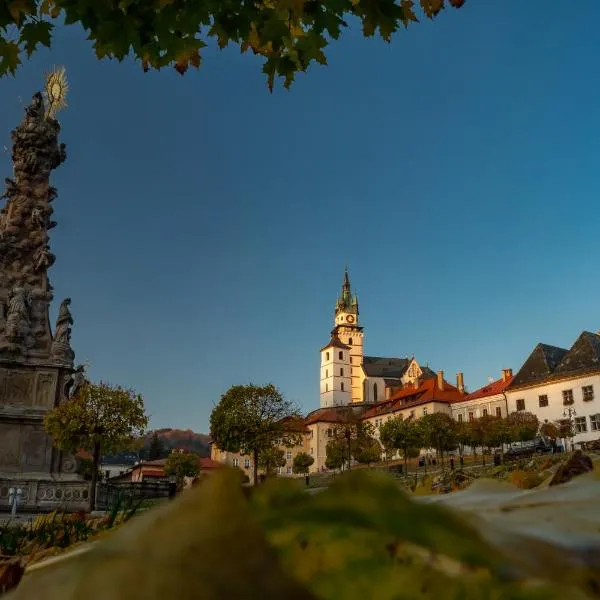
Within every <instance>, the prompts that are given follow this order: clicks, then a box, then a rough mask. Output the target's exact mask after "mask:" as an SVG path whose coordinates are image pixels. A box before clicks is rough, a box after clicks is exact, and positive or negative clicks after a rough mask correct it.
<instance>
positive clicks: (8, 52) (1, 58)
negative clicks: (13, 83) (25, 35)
mask: <svg viewBox="0 0 600 600" xmlns="http://www.w3.org/2000/svg"><path fill="white" fill-rule="evenodd" d="M20 52H21V49H20V48H19V45H18V44H16V43H15V42H5V41H2V40H0V77H1V76H2V75H6V74H7V73H10V74H11V75H14V74H15V71H16V70H17V67H18V66H19V65H20V64H21V58H20V56H19V54H20Z"/></svg>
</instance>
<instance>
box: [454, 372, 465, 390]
mask: <svg viewBox="0 0 600 600" xmlns="http://www.w3.org/2000/svg"><path fill="white" fill-rule="evenodd" d="M456 387H457V388H458V391H459V392H460V393H461V394H462V393H464V391H465V378H464V377H463V374H462V373H457V374H456Z"/></svg>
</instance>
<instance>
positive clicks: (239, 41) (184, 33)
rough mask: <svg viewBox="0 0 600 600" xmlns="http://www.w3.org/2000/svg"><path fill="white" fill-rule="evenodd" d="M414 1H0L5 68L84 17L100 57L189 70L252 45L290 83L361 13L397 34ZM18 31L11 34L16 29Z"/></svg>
mask: <svg viewBox="0 0 600 600" xmlns="http://www.w3.org/2000/svg"><path fill="white" fill-rule="evenodd" d="M464 1H465V0H446V1H445V0H421V1H420V4H421V8H422V12H423V13H424V14H425V15H426V16H427V17H430V18H433V17H435V16H436V15H437V14H438V13H439V12H440V11H441V10H442V9H443V8H444V6H445V5H450V6H454V7H456V8H458V7H460V6H462V5H463V4H464ZM415 4H416V2H415V1H414V0H336V1H335V2H331V1H326V0H310V1H307V2H290V1H289V0H266V1H264V2H246V1H245V0H228V1H227V2H223V0H205V1H203V2H184V1H177V0H159V1H151V0H148V1H147V2H140V1H131V0H128V1H121V2H117V1H116V0H115V1H111V2H107V1H102V2H100V1H98V2H90V0H8V2H1V3H0V32H1V33H2V34H1V35H0V75H2V74H5V73H13V74H14V72H15V70H16V69H17V67H18V66H19V65H20V64H21V62H22V57H23V55H24V54H26V55H27V57H29V56H31V55H32V54H33V53H34V52H35V51H36V50H37V48H38V46H40V45H42V46H47V47H51V45H52V34H53V30H54V27H55V24H56V23H58V22H60V21H62V20H63V19H64V23H66V24H67V25H72V24H79V25H81V26H83V28H84V30H85V31H86V32H87V39H88V40H91V41H92V44H93V47H94V50H95V53H96V56H97V57H98V58H116V59H117V60H119V61H121V60H123V59H124V58H126V57H127V56H129V55H132V56H133V57H134V58H135V59H136V61H137V62H139V63H140V64H141V66H142V68H143V69H144V71H148V70H149V69H160V68H162V67H166V66H174V67H175V69H176V70H177V71H178V72H179V73H181V74H183V73H185V72H186V70H187V69H188V68H189V66H193V67H195V68H198V67H199V66H200V63H201V51H202V49H203V48H204V47H206V46H207V41H209V40H211V39H212V40H214V42H216V44H217V45H218V47H219V48H224V47H225V46H227V45H228V44H234V45H237V46H239V48H240V49H241V51H242V52H246V51H248V50H251V51H252V52H253V53H254V54H257V55H259V56H261V57H262V58H263V59H264V63H263V73H265V74H266V76H267V81H268V85H269V88H270V89H272V88H273V84H274V80H275V78H276V77H280V78H283V80H284V85H285V86H286V87H289V86H290V85H291V83H292V82H293V80H294V77H295V75H296V73H299V72H304V71H306V70H307V69H308V67H309V66H310V65H311V64H313V63H315V62H316V63H318V64H321V65H325V64H327V58H326V56H325V53H324V49H325V48H326V47H327V45H328V44H329V42H330V40H332V39H338V38H339V36H340V35H341V32H342V31H343V30H344V29H346V28H347V27H348V20H351V19H358V21H359V22H360V24H361V26H362V31H363V35H364V36H365V37H372V36H374V35H375V34H377V33H378V34H379V35H380V36H381V37H382V38H383V39H384V40H385V41H386V42H390V41H391V38H392V34H393V33H395V32H397V31H398V30H399V29H400V28H402V27H407V26H408V25H409V24H410V23H411V22H413V23H414V22H417V20H418V17H417V14H418V13H417V10H416V6H415ZM11 30H12V31H14V34H13V35H10V36H9V35H8V32H9V31H11Z"/></svg>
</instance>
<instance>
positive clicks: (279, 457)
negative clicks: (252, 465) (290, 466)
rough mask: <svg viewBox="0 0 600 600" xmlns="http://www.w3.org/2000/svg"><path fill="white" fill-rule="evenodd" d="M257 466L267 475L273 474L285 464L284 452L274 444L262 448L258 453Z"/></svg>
mask: <svg viewBox="0 0 600 600" xmlns="http://www.w3.org/2000/svg"><path fill="white" fill-rule="evenodd" d="M258 466H259V467H260V468H261V469H264V471H265V473H266V474H267V475H273V474H274V473H275V471H276V470H277V469H278V468H279V467H283V466H285V452H284V451H283V450H281V448H276V447H275V446H269V447H268V448H264V449H263V450H261V451H260V452H259V454H258Z"/></svg>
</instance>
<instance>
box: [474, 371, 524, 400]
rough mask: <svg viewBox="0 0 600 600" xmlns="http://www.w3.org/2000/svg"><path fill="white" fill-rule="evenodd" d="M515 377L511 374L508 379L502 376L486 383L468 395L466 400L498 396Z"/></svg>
mask: <svg viewBox="0 0 600 600" xmlns="http://www.w3.org/2000/svg"><path fill="white" fill-rule="evenodd" d="M513 379H514V377H513V376H512V375H511V376H510V377H507V378H506V379H504V378H501V379H498V380H497V381H494V382H492V383H488V384H487V385H484V386H483V387H481V388H479V389H478V390H475V391H474V392H472V393H471V394H469V395H468V396H466V398H465V399H464V401H465V402H468V401H469V400H478V399H479V398H487V397H488V396H496V395H498V394H501V393H502V392H504V390H505V389H506V388H507V387H508V386H509V385H510V384H511V382H512V380H513Z"/></svg>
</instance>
